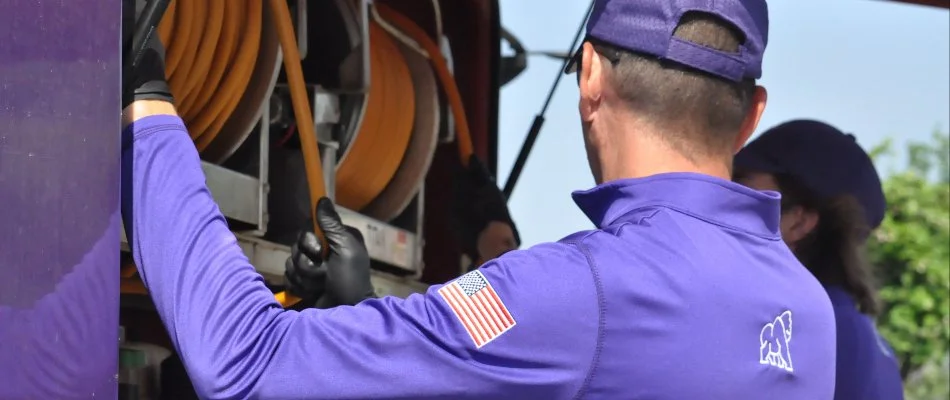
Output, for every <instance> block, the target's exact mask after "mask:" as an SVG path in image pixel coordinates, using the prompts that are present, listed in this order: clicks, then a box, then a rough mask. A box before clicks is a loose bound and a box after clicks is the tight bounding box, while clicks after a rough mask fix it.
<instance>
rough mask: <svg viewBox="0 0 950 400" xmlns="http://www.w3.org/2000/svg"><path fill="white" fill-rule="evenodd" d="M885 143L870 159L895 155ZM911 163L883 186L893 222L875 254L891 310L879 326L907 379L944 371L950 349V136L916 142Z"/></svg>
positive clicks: (876, 238) (881, 232)
mask: <svg viewBox="0 0 950 400" xmlns="http://www.w3.org/2000/svg"><path fill="white" fill-rule="evenodd" d="M889 150H890V143H889V142H885V143H884V144H882V145H881V146H879V147H878V148H876V149H875V150H873V151H872V152H871V153H872V155H873V156H874V157H875V159H876V160H880V158H881V157H884V156H889V155H891V153H890V151H889ZM907 157H908V163H907V166H906V167H905V168H903V169H902V170H901V171H895V172H893V173H892V174H891V175H890V176H888V177H887V179H886V180H885V181H884V191H885V193H886V194H887V201H888V215H887V217H886V218H885V220H884V223H883V224H882V225H881V227H880V228H879V229H878V230H877V231H876V232H875V234H874V235H872V237H871V240H870V243H869V244H868V250H869V252H870V257H871V260H872V262H874V264H875V265H876V266H877V267H878V277H879V278H880V280H881V292H880V294H881V299H882V300H883V301H884V303H885V309H884V312H883V313H882V315H881V316H880V318H879V319H878V324H879V326H880V331H881V333H882V334H883V335H884V337H886V338H887V340H888V341H890V343H891V345H892V346H893V347H894V351H895V352H896V353H897V358H898V360H899V361H900V363H901V373H902V375H903V376H904V377H905V378H906V377H907V376H908V375H909V374H910V373H911V372H914V371H917V370H918V369H920V368H921V367H922V366H925V365H934V364H937V365H939V364H940V363H941V362H942V361H943V360H944V358H945V357H946V354H948V345H950V136H948V135H947V134H945V133H940V132H935V133H934V135H933V137H932V139H931V141H928V142H912V143H909V145H908V147H907Z"/></svg>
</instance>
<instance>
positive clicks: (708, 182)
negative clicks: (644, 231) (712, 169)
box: [572, 173, 781, 239]
mask: <svg viewBox="0 0 950 400" xmlns="http://www.w3.org/2000/svg"><path fill="white" fill-rule="evenodd" d="M572 197H573V198H574V202H575V203H577V206H578V207H580V209H581V211H583V212H584V214H586V215H587V218H590V220H591V222H593V223H594V225H596V226H597V227H598V228H604V227H606V226H609V225H612V224H614V223H615V222H617V220H618V219H620V218H621V217H623V216H624V215H627V214H629V213H631V212H633V211H636V210H638V209H641V208H645V207H657V206H659V207H667V208H671V209H674V210H677V211H680V212H683V213H686V214H689V215H692V216H693V217H696V218H700V219H703V220H706V221H709V222H712V223H715V224H718V225H723V226H726V227H730V228H733V229H738V230H741V231H744V232H747V233H750V234H753V235H756V236H760V237H765V238H769V239H778V238H780V233H779V219H780V217H781V196H780V195H779V194H778V193H776V192H771V191H762V192H760V191H756V190H753V189H749V188H747V187H745V186H742V185H739V184H737V183H734V182H731V181H727V180H725V179H720V178H715V177H712V176H709V175H702V174H696V173H666V174H658V175H652V176H648V177H645V178H635V179H620V180H616V181H611V182H607V183H604V184H601V185H598V186H596V187H594V188H593V189H590V190H583V191H576V192H574V193H573V194H572Z"/></svg>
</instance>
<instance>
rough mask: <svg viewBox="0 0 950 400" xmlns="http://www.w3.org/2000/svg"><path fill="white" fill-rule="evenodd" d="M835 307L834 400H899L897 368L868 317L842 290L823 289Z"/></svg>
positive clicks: (891, 352) (901, 388)
mask: <svg viewBox="0 0 950 400" xmlns="http://www.w3.org/2000/svg"><path fill="white" fill-rule="evenodd" d="M825 290H827V291H828V296H829V297H830V298H831V304H833V305H834V310H835V322H836V323H837V332H838V358H837V363H838V371H837V380H836V382H835V400H850V399H861V400H902V399H903V398H904V386H903V382H902V381H901V373H900V365H899V363H898V361H897V359H896V358H895V357H894V350H893V349H892V348H891V345H890V344H889V343H887V340H885V339H884V338H883V337H882V336H881V334H880V333H878V331H877V328H876V327H875V326H874V320H872V319H871V317H869V316H867V315H865V314H862V313H861V312H859V311H858V308H857V306H856V305H855V303H854V299H852V298H851V295H850V294H848V292H847V291H846V290H845V289H844V288H843V287H841V286H837V285H829V286H827V287H825Z"/></svg>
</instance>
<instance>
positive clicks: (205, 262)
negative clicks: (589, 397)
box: [122, 102, 598, 399]
mask: <svg viewBox="0 0 950 400" xmlns="http://www.w3.org/2000/svg"><path fill="white" fill-rule="evenodd" d="M138 103H145V102H136V104H138ZM146 104H147V103H146ZM170 107H171V106H170V105H168V106H167V107H166V108H167V109H166V110H165V113H169V114H170V113H172V112H173V111H174V110H173V109H172V108H170ZM135 108H136V105H133V107H132V111H133V112H132V113H131V114H132V115H131V117H130V119H131V120H135V122H133V123H132V124H131V125H130V127H129V128H127V129H126V130H125V131H124V132H123V148H124V151H123V187H122V191H123V196H122V208H123V210H122V211H123V218H124V220H125V225H126V231H127V233H128V234H129V240H130V243H131V248H132V252H133V256H134V257H135V261H136V264H137V265H138V267H139V271H140V273H141V276H142V279H143V281H144V282H145V284H146V286H147V287H148V288H149V292H150V293H151V296H152V298H153V300H154V303H155V306H156V308H157V310H158V312H159V314H160V315H161V317H162V321H163V322H164V323H165V325H166V327H167V329H168V331H169V336H170V337H171V339H172V341H173V343H174V344H175V347H176V349H177V350H178V352H179V354H180V355H181V357H182V360H183V361H184V364H185V365H186V368H187V370H188V372H189V375H190V376H191V378H192V381H193V383H194V386H195V389H196V391H197V392H198V394H199V395H200V396H202V397H204V398H212V399H213V398H264V399H287V398H294V399H302V398H307V399H321V398H327V399H340V398H354V399H359V398H387V399H398V398H412V399H426V398H454V399H464V398H546V399H555V398H568V397H571V396H573V395H574V394H575V393H576V391H577V390H578V389H579V388H580V386H581V384H582V382H583V380H584V379H585V378H586V374H587V370H588V368H590V363H591V360H592V354H593V351H594V348H595V346H596V343H595V342H596V339H597V335H596V329H597V315H598V308H597V300H596V294H595V292H594V285H593V282H592V277H591V274H590V271H589V269H588V267H587V266H586V261H584V260H583V256H581V255H579V252H577V251H576V250H574V249H573V248H570V246H567V245H551V248H550V249H548V250H546V251H547V253H543V254H544V255H545V256H544V259H545V260H557V262H558V263H566V264H561V265H570V266H571V267H565V268H563V269H564V270H561V271H559V270H558V265H553V264H552V263H550V262H544V261H543V260H541V259H538V257H539V255H538V254H539V252H537V251H535V252H516V253H513V254H511V255H509V256H506V257H504V259H502V260H501V261H500V262H505V263H516V264H518V265H517V266H515V267H514V268H504V267H493V266H489V267H487V268H485V269H483V270H480V271H479V272H476V273H475V274H479V275H478V276H481V277H484V279H485V281H486V282H487V283H489V284H490V285H491V287H492V288H493V292H479V294H480V296H482V297H480V298H472V299H469V300H468V301H469V303H465V304H468V305H467V306H466V305H465V304H463V303H462V301H463V300H464V298H462V297H461V295H460V294H459V293H462V292H461V291H460V290H461V289H460V287H459V286H458V285H456V286H451V285H450V289H452V290H455V291H454V292H449V289H446V290H445V291H443V292H439V290H440V288H442V287H440V286H436V287H433V288H431V289H430V290H429V292H428V293H427V294H425V295H414V296H411V297H410V298H409V299H407V300H401V299H397V298H392V297H390V298H383V299H370V300H367V301H364V302H362V303H360V304H359V305H357V306H355V307H348V306H344V307H337V308H334V309H329V310H317V309H310V310H305V311H303V312H295V311H286V310H283V309H282V308H281V307H280V305H279V304H277V302H276V301H275V300H274V297H273V295H272V294H271V292H270V291H269V290H268V289H267V288H266V287H265V286H264V282H263V279H262V278H261V276H260V275H259V274H258V273H257V272H256V271H255V270H254V268H253V267H252V266H251V265H250V263H249V262H248V260H247V258H246V257H245V256H244V254H243V253H242V252H241V249H240V248H239V247H238V245H237V243H236V240H235V238H234V235H233V234H232V233H231V232H230V231H229V230H228V227H227V223H226V221H225V219H224V217H223V216H222V215H221V213H220V211H219V210H218V207H217V206H216V205H215V203H214V201H213V199H212V198H211V194H210V192H209V191H208V189H207V187H206V186H205V177H204V175H203V173H202V171H201V167H200V160H199V157H198V154H197V151H196V150H195V148H194V145H193V144H192V142H191V139H190V138H189V136H188V134H187V132H186V131H185V127H184V126H183V125H182V122H181V120H180V119H179V118H178V117H176V116H173V115H152V116H148V117H145V118H136V116H135V112H134V111H135ZM146 108H147V107H146ZM157 114H162V112H157ZM543 251H545V250H542V252H543ZM519 253H520V254H519ZM572 261H573V262H572ZM532 265H533V266H536V267H535V268H531V266H532ZM577 266H581V267H577ZM542 270H546V271H545V273H547V274H553V275H551V276H549V277H547V278H545V276H543V275H540V271H542ZM533 274H538V276H533ZM440 293H442V294H440ZM446 293H448V294H446ZM565 293H570V294H571V296H570V297H571V299H570V300H569V301H565V300H566V299H565V298H564V294H565ZM443 294H446V295H445V296H443ZM486 295H488V296H491V297H490V298H489V297H485V296H486ZM479 299H480V300H479ZM476 300H477V302H476ZM489 300H491V301H495V302H496V303H488V302H487V301H489ZM466 307H468V308H466ZM486 307H492V308H491V309H490V310H489V309H486ZM456 310H459V311H458V314H457V313H456ZM506 318H510V320H507V319H506ZM568 325H569V326H571V327H572V328H571V330H570V333H565V331H564V326H568ZM469 330H470V331H471V332H473V333H471V334H470V333H469ZM484 342H487V343H484ZM477 343H478V344H483V343H484V344H483V345H482V346H481V347H479V345H478V344H477Z"/></svg>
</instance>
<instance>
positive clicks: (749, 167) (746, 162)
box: [732, 147, 785, 174]
mask: <svg viewBox="0 0 950 400" xmlns="http://www.w3.org/2000/svg"><path fill="white" fill-rule="evenodd" d="M755 150H756V149H754V148H749V147H746V148H744V149H742V150H740V151H739V153H738V154H736V156H735V158H734V159H733V160H732V167H733V169H735V170H738V171H747V172H751V171H755V172H764V173H767V174H777V173H784V172H785V168H782V166H781V165H779V164H777V163H775V162H774V161H773V160H771V159H770V158H769V157H768V156H766V155H764V154H762V153H760V152H757V151H755Z"/></svg>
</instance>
